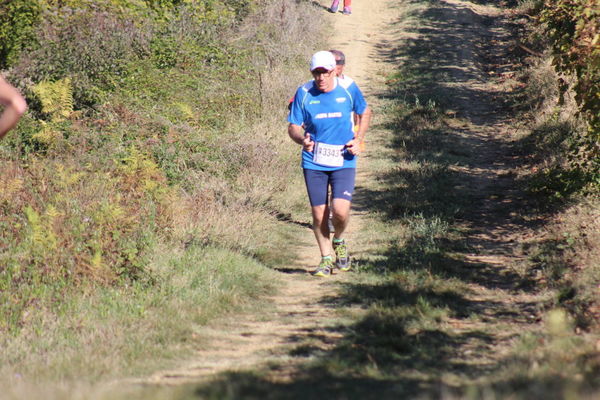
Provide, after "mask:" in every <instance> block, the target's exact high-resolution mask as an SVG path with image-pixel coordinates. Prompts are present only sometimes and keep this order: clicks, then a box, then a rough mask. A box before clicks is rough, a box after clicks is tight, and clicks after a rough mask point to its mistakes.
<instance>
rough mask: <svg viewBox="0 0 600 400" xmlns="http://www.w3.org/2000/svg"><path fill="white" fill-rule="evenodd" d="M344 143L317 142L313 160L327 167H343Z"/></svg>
mask: <svg viewBox="0 0 600 400" xmlns="http://www.w3.org/2000/svg"><path fill="white" fill-rule="evenodd" d="M343 150H344V145H343V144H326V143H321V142H317V143H316V144H315V152H314V155H313V162H315V163H317V164H320V165H323V166H326V167H341V166H343V165H344V154H343Z"/></svg>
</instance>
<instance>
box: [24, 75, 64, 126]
mask: <svg viewBox="0 0 600 400" xmlns="http://www.w3.org/2000/svg"><path fill="white" fill-rule="evenodd" d="M33 92H34V93H35V94H36V96H37V97H38V98H39V99H40V102H41V103H42V112H44V113H45V114H48V115H49V116H50V121H51V122H60V121H63V120H65V119H67V118H69V116H70V115H71V114H72V113H73V88H72V86H71V79H70V78H64V79H61V80H59V81H56V82H50V81H42V82H40V83H38V84H37V85H35V86H34V88H33Z"/></svg>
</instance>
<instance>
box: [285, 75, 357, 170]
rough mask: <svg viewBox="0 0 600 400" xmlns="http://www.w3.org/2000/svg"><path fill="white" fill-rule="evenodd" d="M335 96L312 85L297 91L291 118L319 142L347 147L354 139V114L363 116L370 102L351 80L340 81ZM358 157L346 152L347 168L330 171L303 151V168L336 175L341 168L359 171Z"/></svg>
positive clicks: (312, 83) (305, 85)
mask: <svg viewBox="0 0 600 400" xmlns="http://www.w3.org/2000/svg"><path fill="white" fill-rule="evenodd" d="M335 81H336V86H335V88H334V89H333V90H332V91H331V92H327V93H324V92H321V91H320V90H319V89H317V87H316V86H315V85H314V81H310V82H307V83H305V84H304V85H302V86H300V87H299V88H298V90H297V91H296V96H295V97H294V102H293V103H292V107H291V109H290V113H289V115H288V122H290V123H292V124H294V125H298V126H304V130H305V131H306V132H307V133H309V134H310V137H311V139H312V140H313V141H315V142H322V143H326V144H333V145H344V144H346V143H348V142H349V141H350V140H352V138H353V137H354V132H353V130H352V128H353V126H352V125H353V121H352V113H356V114H359V115H360V114H363V113H364V112H365V110H366V108H367V102H366V101H365V98H364V97H363V94H362V92H361V91H360V89H359V88H358V86H357V85H356V83H355V82H354V81H353V80H352V79H351V78H348V77H345V78H343V79H339V78H336V80H335ZM356 158H357V157H356V156H353V155H352V154H350V153H348V152H346V153H345V154H344V165H343V166H341V167H328V166H324V165H319V164H317V163H315V162H313V153H309V152H308V151H305V150H304V149H303V150H302V168H305V169H314V170H319V171H334V170H336V169H341V168H356Z"/></svg>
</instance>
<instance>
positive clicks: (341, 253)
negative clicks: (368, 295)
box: [333, 240, 350, 271]
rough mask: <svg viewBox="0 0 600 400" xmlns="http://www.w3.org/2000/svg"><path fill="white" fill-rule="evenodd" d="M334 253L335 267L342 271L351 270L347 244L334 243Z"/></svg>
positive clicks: (343, 242)
mask: <svg viewBox="0 0 600 400" xmlns="http://www.w3.org/2000/svg"><path fill="white" fill-rule="evenodd" d="M333 251H335V267H336V268H337V269H339V270H340V271H348V270H349V269H350V255H349V254H348V246H346V242H345V241H344V240H342V241H341V242H336V241H333Z"/></svg>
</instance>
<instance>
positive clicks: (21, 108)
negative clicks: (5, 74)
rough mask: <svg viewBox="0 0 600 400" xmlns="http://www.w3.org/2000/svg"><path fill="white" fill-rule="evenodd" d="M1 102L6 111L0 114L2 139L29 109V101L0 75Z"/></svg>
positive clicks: (0, 135)
mask: <svg viewBox="0 0 600 400" xmlns="http://www.w3.org/2000/svg"><path fill="white" fill-rule="evenodd" d="M0 104H2V105H3V106H4V111H3V112H2V114H1V115H0V139H2V138H3V137H4V135H6V133H7V132H8V131H9V130H10V129H11V128H12V127H14V126H15V125H16V124H17V121H19V118H21V115H23V113H24V112H25V110H27V103H26V102H25V99H24V98H23V96H21V94H20V93H19V92H18V91H17V89H15V88H14V87H13V86H11V85H10V84H9V83H8V82H6V81H5V80H4V78H2V77H1V76H0Z"/></svg>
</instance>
